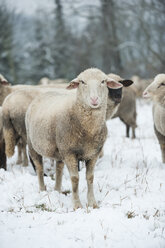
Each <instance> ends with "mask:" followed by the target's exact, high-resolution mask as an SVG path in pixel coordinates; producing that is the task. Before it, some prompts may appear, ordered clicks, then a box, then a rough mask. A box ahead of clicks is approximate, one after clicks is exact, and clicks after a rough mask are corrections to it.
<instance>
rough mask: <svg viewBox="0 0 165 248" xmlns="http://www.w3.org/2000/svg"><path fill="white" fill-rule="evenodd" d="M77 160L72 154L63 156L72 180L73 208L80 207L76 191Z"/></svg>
mask: <svg viewBox="0 0 165 248" xmlns="http://www.w3.org/2000/svg"><path fill="white" fill-rule="evenodd" d="M77 162H78V161H77V159H76V157H75V156H74V155H70V156H67V157H65V163H66V165H67V168H68V170H69V174H70V178H71V182H72V198H73V207H74V209H77V208H82V205H81V202H80V198H79V192H78V185H79V174H78V168H77Z"/></svg>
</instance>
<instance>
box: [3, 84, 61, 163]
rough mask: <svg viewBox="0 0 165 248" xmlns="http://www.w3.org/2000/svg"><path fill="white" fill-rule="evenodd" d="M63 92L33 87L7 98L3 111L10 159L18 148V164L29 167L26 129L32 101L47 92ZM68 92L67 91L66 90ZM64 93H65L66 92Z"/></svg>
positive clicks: (7, 151) (7, 153) (5, 136)
mask: <svg viewBox="0 0 165 248" xmlns="http://www.w3.org/2000/svg"><path fill="white" fill-rule="evenodd" d="M54 90H55V91H56V94H58V91H60V92H63V89H58V88H55V87H52V88H49V87H37V88H36V87H32V88H27V89H26V88H25V89H22V90H17V91H15V92H13V93H11V94H10V95H9V96H7V97H6V99H5V101H4V103H3V105H2V109H3V133H4V139H5V144H6V155H7V157H8V158H10V157H12V156H13V155H14V150H15V146H16V145H17V146H18V159H17V162H16V163H17V164H20V163H22V162H23V166H25V167H26V166H28V158H27V154H26V144H27V141H26V140H27V138H26V128H25V113H26V111H27V109H28V106H29V105H30V103H31V101H32V100H33V99H34V98H35V97H37V96H38V95H39V94H42V93H43V92H47V91H54ZM65 91H66V90H65ZM65 91H64V92H65Z"/></svg>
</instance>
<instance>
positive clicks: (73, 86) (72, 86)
mask: <svg viewBox="0 0 165 248" xmlns="http://www.w3.org/2000/svg"><path fill="white" fill-rule="evenodd" d="M79 83H80V82H79V80H78V79H77V78H75V79H73V80H72V81H71V82H70V83H69V85H68V86H67V87H66V89H67V90H72V89H76V88H77V87H78V86H79Z"/></svg>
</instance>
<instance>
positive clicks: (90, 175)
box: [86, 158, 98, 208]
mask: <svg viewBox="0 0 165 248" xmlns="http://www.w3.org/2000/svg"><path fill="white" fill-rule="evenodd" d="M96 161H97V159H96V158H95V159H91V160H88V161H87V162H86V180H87V185H88V193H87V199H88V206H90V207H93V208H98V205H97V203H96V200H95V197H94V192H93V179H94V167H95V164H96Z"/></svg>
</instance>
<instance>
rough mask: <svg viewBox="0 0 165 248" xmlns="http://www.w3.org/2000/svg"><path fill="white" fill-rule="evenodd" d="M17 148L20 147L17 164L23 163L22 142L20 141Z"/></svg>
mask: <svg viewBox="0 0 165 248" xmlns="http://www.w3.org/2000/svg"><path fill="white" fill-rule="evenodd" d="M17 148H18V158H17V162H16V164H21V163H22V144H21V143H20V142H18V144H17Z"/></svg>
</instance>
